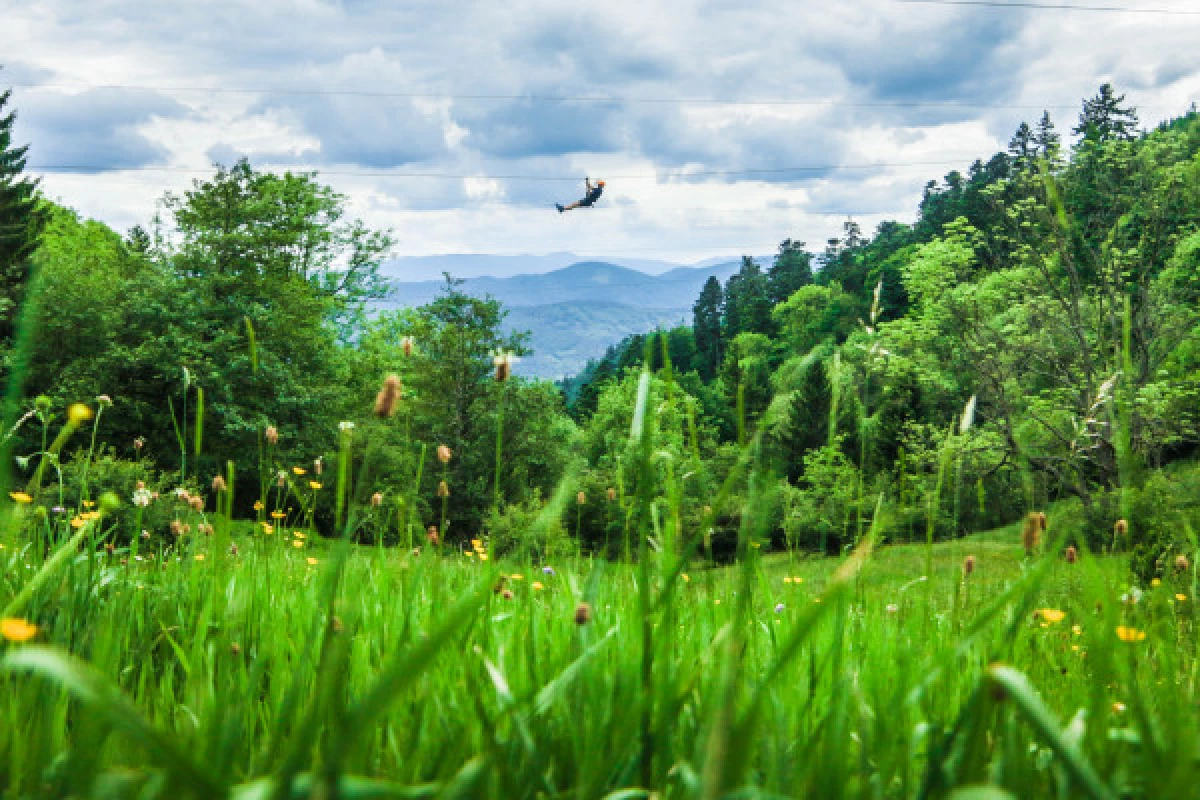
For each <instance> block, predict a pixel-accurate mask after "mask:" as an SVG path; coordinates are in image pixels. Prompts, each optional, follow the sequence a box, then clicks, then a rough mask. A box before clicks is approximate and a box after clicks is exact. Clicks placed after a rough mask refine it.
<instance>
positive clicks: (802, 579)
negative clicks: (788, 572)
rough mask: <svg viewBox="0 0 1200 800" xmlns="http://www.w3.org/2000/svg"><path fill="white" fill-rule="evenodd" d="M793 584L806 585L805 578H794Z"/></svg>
mask: <svg viewBox="0 0 1200 800" xmlns="http://www.w3.org/2000/svg"><path fill="white" fill-rule="evenodd" d="M792 583H804V578H798V577H793V578H792Z"/></svg>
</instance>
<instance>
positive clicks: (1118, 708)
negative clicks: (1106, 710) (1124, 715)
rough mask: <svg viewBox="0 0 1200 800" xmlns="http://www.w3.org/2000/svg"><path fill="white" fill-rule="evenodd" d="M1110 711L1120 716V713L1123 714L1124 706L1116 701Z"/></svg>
mask: <svg viewBox="0 0 1200 800" xmlns="http://www.w3.org/2000/svg"><path fill="white" fill-rule="evenodd" d="M1112 710H1113V711H1114V712H1116V713H1117V714H1120V713H1121V712H1123V711H1124V710H1125V704H1124V703H1122V702H1121V701H1119V700H1118V701H1117V702H1115V703H1113V704H1112Z"/></svg>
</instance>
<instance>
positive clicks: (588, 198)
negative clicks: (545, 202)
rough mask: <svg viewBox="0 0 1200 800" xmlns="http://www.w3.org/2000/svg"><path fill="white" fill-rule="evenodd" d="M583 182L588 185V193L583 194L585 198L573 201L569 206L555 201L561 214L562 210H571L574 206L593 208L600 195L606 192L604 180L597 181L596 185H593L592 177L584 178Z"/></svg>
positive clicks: (555, 205)
mask: <svg viewBox="0 0 1200 800" xmlns="http://www.w3.org/2000/svg"><path fill="white" fill-rule="evenodd" d="M583 182H584V184H585V185H586V186H587V194H585V195H584V196H583V199H582V200H578V201H576V202H574V203H571V205H569V206H564V205H560V204H558V203H555V204H554V207H555V208H557V209H558V213H560V214H561V213H562V212H564V211H570V210H571V209H573V208H591V207H592V206H594V205H595V204H596V201H597V200H599V199H600V195H602V194H604V181H596V185H595V186H593V185H592V179H591V178H584V179H583Z"/></svg>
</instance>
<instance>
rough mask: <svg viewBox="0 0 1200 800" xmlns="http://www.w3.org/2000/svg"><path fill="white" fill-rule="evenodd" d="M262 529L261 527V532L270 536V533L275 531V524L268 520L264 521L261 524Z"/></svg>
mask: <svg viewBox="0 0 1200 800" xmlns="http://www.w3.org/2000/svg"><path fill="white" fill-rule="evenodd" d="M262 529H263V533H265V534H266V535H267V536H270V535H271V534H272V533H274V532H275V526H274V525H272V524H271V523H269V522H264V523H263V524H262Z"/></svg>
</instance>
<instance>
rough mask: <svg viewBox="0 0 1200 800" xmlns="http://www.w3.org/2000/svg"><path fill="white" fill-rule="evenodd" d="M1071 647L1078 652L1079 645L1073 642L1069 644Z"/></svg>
mask: <svg viewBox="0 0 1200 800" xmlns="http://www.w3.org/2000/svg"><path fill="white" fill-rule="evenodd" d="M1071 649H1072V650H1074V651H1075V652H1076V653H1078V652H1079V645H1077V644H1073V645H1071Z"/></svg>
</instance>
